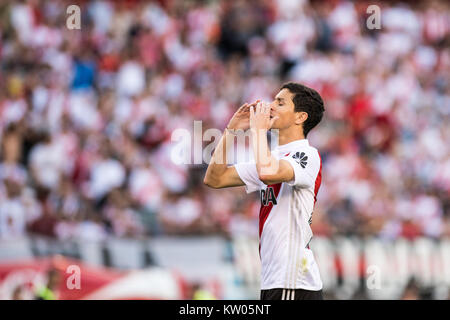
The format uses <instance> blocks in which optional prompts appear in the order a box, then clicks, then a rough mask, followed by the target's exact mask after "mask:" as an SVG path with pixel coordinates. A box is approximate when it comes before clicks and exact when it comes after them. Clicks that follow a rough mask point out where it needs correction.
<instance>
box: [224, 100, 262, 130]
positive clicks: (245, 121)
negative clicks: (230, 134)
mask: <svg viewBox="0 0 450 320" xmlns="http://www.w3.org/2000/svg"><path fill="white" fill-rule="evenodd" d="M259 102H261V100H256V101H255V102H252V103H250V104H249V103H244V104H243V105H242V106H240V107H239V109H238V110H237V111H236V112H235V113H234V115H233V117H232V118H231V120H230V122H228V126H227V128H228V129H231V130H239V129H241V130H247V129H249V128H250V108H251V107H255V106H256V105H257V104H258V103H259Z"/></svg>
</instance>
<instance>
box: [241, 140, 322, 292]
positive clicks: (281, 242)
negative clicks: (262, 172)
mask: <svg viewBox="0 0 450 320" xmlns="http://www.w3.org/2000/svg"><path fill="white" fill-rule="evenodd" d="M272 155H273V156H274V157H276V158H277V159H279V160H286V161H288V162H289V163H290V164H291V166H292V168H293V169H294V174H295V177H294V179H293V180H292V181H290V182H285V183H277V184H273V185H269V186H267V185H265V184H264V183H263V182H261V181H260V180H259V178H258V173H257V170H256V164H255V163H254V162H246V163H238V164H236V165H235V168H236V171H237V173H238V174H239V177H240V178H241V180H242V181H243V182H244V183H245V189H246V191H247V193H250V192H254V191H258V190H259V191H260V193H261V210H260V213H259V239H260V257H261V289H262V290H266V289H275V288H282V289H305V290H313V291H317V290H321V289H322V280H321V278H320V274H319V269H318V266H317V264H316V261H315V259H314V256H313V253H312V251H311V250H310V249H309V242H310V240H311V238H312V231H311V228H310V224H311V216H312V212H313V209H314V204H315V201H316V196H317V192H318V190H319V187H320V183H321V177H322V174H321V171H322V162H321V159H320V155H319V152H318V151H317V149H316V148H313V147H311V146H310V145H309V143H308V140H306V139H302V140H296V141H292V142H290V143H288V144H285V145H281V146H278V147H276V148H275V149H274V150H272Z"/></svg>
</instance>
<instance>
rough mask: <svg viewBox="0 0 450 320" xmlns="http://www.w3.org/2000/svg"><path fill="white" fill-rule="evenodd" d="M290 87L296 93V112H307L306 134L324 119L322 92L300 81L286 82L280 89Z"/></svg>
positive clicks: (304, 124) (304, 132) (304, 131)
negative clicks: (319, 92)
mask: <svg viewBox="0 0 450 320" xmlns="http://www.w3.org/2000/svg"><path fill="white" fill-rule="evenodd" d="M283 89H288V90H289V91H290V92H291V93H293V94H294V97H293V98H292V101H293V102H294V112H301V111H303V112H306V113H307V114H308V119H306V121H305V122H304V123H303V134H304V135H305V138H306V136H307V135H308V132H309V131H311V129H312V128H314V127H315V126H317V124H318V123H319V122H320V121H321V120H322V117H323V112H324V111H325V108H324V106H323V100H322V98H321V97H320V94H318V93H317V91H316V90H314V89H311V88H308V87H307V86H304V85H302V84H300V83H295V82H289V83H286V84H284V85H283V86H282V87H281V88H280V90H283Z"/></svg>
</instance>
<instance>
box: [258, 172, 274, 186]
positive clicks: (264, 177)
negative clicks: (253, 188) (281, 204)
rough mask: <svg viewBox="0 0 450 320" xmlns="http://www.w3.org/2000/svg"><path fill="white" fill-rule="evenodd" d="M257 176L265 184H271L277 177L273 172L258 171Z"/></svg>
mask: <svg viewBox="0 0 450 320" xmlns="http://www.w3.org/2000/svg"><path fill="white" fill-rule="evenodd" d="M258 178H259V180H260V181H262V182H263V183H264V184H266V185H269V184H272V183H274V181H277V177H276V175H274V174H262V173H258Z"/></svg>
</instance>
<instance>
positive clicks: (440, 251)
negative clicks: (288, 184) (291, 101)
mask: <svg viewBox="0 0 450 320" xmlns="http://www.w3.org/2000/svg"><path fill="white" fill-rule="evenodd" d="M71 4H76V5H78V6H79V7H80V8H81V22H82V23H81V30H69V29H68V28H67V27H66V19H67V17H68V15H67V13H66V9H67V7H68V6H69V5H71ZM372 4H376V5H378V6H379V7H380V8H381V29H379V30H369V29H367V27H366V20H367V18H368V16H369V14H367V13H366V9H367V7H368V6H369V5H372ZM449 44H450V3H449V2H448V1H444V0H442V1H436V0H433V1H344V0H342V1H340V0H333V1H331V0H329V1H307V0H298V1H289V0H261V1H240V0H236V1H224V0H210V1H208V0H204V1H199V0H196V1H193V0H191V1H177V0H168V1H164V0H160V1H131V0H130V1H106V0H100V1H42V0H29V1H2V2H1V4H0V68H1V69H0V70H1V71H0V115H1V116H0V128H1V131H0V132H1V133H0V141H1V149H0V150H1V151H0V152H1V153H0V162H1V163H0V299H33V298H36V297H39V298H41V299H45V298H52V294H54V296H53V298H61V299H80V298H86V299H89V298H91V299H131V298H142V299H146V298H153V299H192V298H195V299H202V298H217V299H258V297H259V282H258V281H259V268H260V266H259V256H258V250H257V248H258V231H257V230H258V228H257V221H258V209H259V199H258V198H257V195H255V194H251V195H246V194H245V192H244V191H243V188H232V189H229V190H212V189H209V188H207V187H205V186H204V185H203V184H202V179H203V175H204V172H205V169H206V164H202V165H176V164H174V163H173V162H172V161H171V159H170V153H171V148H173V142H172V141H171V134H172V132H173V131H174V130H175V129H178V128H186V129H188V130H190V131H192V129H193V122H194V121H202V126H203V130H206V129H208V128H218V129H220V130H222V129H223V128H224V127H225V126H226V124H227V122H228V120H229V119H230V117H231V115H232V114H233V112H234V110H235V109H236V108H237V107H238V106H240V105H241V104H242V103H243V102H246V101H253V100H255V99H257V98H261V99H265V100H271V99H272V97H273V95H274V93H276V92H277V90H278V88H279V87H280V86H281V84H282V83H284V82H287V81H290V80H293V81H297V82H302V83H304V84H306V85H309V86H311V87H313V88H315V89H317V90H318V91H319V92H320V93H321V95H322V97H323V99H324V101H325V108H326V113H325V115H326V116H325V118H324V120H323V122H322V123H321V124H320V126H319V127H318V128H317V129H316V130H314V132H312V133H311V134H310V137H308V138H309V140H310V142H311V144H312V145H314V146H316V147H317V148H318V149H319V150H320V152H321V155H322V159H323V170H324V171H323V181H322V186H321V189H320V191H319V194H318V202H317V205H316V209H315V212H314V215H313V224H312V228H313V232H314V235H315V236H314V239H313V242H312V245H311V246H312V249H313V251H314V253H315V256H316V258H317V260H318V264H319V267H320V270H321V275H322V277H323V281H324V291H325V297H326V298H329V299H448V298H449V297H450V291H449V288H450V202H449V194H450V144H449V141H450V126H449V112H450V46H449ZM446 141H447V142H446ZM69 265H77V266H79V267H80V270H81V289H79V290H78V289H72V290H70V289H68V288H67V286H66V280H67V279H68V277H69V276H70V275H71V274H70V273H68V272H67V267H68V266H69ZM46 285H47V286H48V287H49V289H51V292H50V293H49V292H48V291H45V290H44V291H42V288H44V289H45V286H46Z"/></svg>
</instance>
